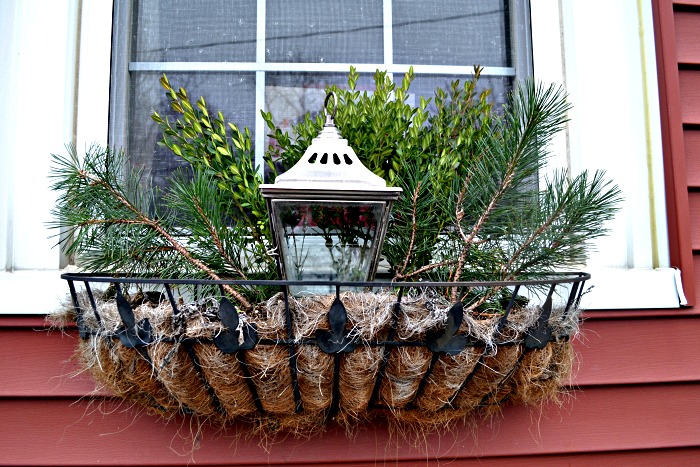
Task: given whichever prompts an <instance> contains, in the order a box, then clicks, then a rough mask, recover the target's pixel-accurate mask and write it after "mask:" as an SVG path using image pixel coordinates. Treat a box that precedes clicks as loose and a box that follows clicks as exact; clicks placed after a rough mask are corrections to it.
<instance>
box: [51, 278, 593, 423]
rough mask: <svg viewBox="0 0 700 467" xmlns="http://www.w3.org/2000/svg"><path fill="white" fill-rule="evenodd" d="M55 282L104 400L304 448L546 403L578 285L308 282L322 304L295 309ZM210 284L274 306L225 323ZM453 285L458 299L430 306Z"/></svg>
mask: <svg viewBox="0 0 700 467" xmlns="http://www.w3.org/2000/svg"><path fill="white" fill-rule="evenodd" d="M62 278H63V279H65V280H66V281H67V282H68V285H69V288H70V292H71V298H72V303H71V306H70V310H69V314H68V315H67V317H70V318H72V319H74V320H75V321H76V323H77V325H78V329H79V333H80V338H81V339H80V342H79V344H78V349H77V358H78V359H79V361H80V363H81V365H82V366H83V367H84V368H85V369H86V370H88V371H89V372H90V373H91V374H92V376H93V378H94V379H95V381H96V382H97V383H98V384H99V385H100V386H104V387H105V388H107V389H109V390H110V391H112V392H113V393H114V394H115V395H116V396H117V397H120V398H122V399H124V400H125V401H127V402H130V403H134V404H136V405H138V406H143V407H146V408H148V409H149V411H150V412H152V413H155V414H160V415H162V416H164V417H171V416H174V415H176V414H178V413H185V414H191V415H193V416H195V417H197V418H199V419H202V420H206V421H207V422H210V423H212V424H216V425H225V424H227V423H230V422H232V421H234V420H246V421H252V422H254V424H253V425H252V426H254V427H255V428H256V429H259V430H262V431H264V432H265V433H274V432H277V431H286V432H291V433H294V434H298V435H308V434H312V433H317V432H319V431H322V430H323V429H324V428H325V427H326V426H327V424H328V422H329V421H331V420H333V421H334V422H336V423H338V424H340V425H341V426H344V427H346V428H348V429H350V428H352V427H353V426H356V425H357V424H358V423H359V422H361V421H363V420H366V419H371V418H372V417H374V416H376V415H377V414H381V415H382V416H383V417H387V418H388V419H389V420H390V421H391V422H394V423H398V424H400V425H402V426H416V425H418V426H420V428H422V429H426V428H428V429H430V428H437V427H442V426H445V425H446V424H449V423H450V422H453V421H457V420H461V419H465V418H466V417H469V416H473V415H477V414H491V413H493V412H494V411H495V410H498V409H499V407H501V406H502V405H503V404H505V403H515V404H539V403H542V402H546V401H550V400H554V399H557V397H558V396H559V394H560V392H561V390H562V389H563V387H564V386H565V385H566V383H567V381H568V378H569V373H570V370H571V363H572V359H573V351H572V349H571V344H570V342H569V340H570V337H571V336H572V335H573V334H574V333H575V332H576V331H577V324H578V308H577V303H578V300H579V298H580V295H581V292H582V290H583V286H584V283H585V281H586V280H587V279H589V278H590V276H589V275H588V274H586V273H566V274H555V275H551V276H549V277H547V278H545V279H542V280H536V281H514V282H458V283H444V282H418V283H415V282H413V283H407V282H366V283H357V282H319V283H318V284H317V285H323V286H330V287H332V288H335V290H336V294H335V295H333V294H331V295H307V296H293V295H290V294H288V292H287V291H288V289H289V287H290V286H294V285H299V283H298V282H294V281H214V280H182V279H179V280H177V279H145V278H133V277H114V276H108V275H99V274H64V275H63V276H62ZM305 284H306V285H314V284H309V282H308V281H306V282H305ZM223 285H229V286H234V287H265V288H267V289H268V290H273V289H278V290H279V292H278V293H276V294H273V295H272V296H271V298H270V299H269V300H268V301H267V302H266V303H259V304H257V305H255V307H254V309H253V310H252V311H249V312H239V311H238V310H236V308H235V307H234V306H233V304H232V303H231V302H229V301H228V300H227V299H225V298H224V299H222V298H221V297H223V296H224V294H223V293H221V290H222V289H220V288H221V287H222V286H223ZM105 287H107V292H106V293H103V292H99V290H104V289H105ZM452 287H458V288H459V290H460V296H461V297H462V301H459V302H457V303H450V302H448V301H447V299H446V298H444V297H445V296H449V293H447V290H448V289H451V288H452ZM79 289H81V290H80V291H79ZM351 289H352V290H351ZM484 293H491V294H494V293H498V294H501V296H502V297H503V298H502V300H501V303H502V304H503V306H502V309H499V310H493V309H480V308H477V309H474V308H473V306H470V303H473V301H471V302H470V298H469V297H472V298H473V297H475V296H477V295H479V294H484ZM110 295H111V298H108V297H110ZM525 297H529V298H525Z"/></svg>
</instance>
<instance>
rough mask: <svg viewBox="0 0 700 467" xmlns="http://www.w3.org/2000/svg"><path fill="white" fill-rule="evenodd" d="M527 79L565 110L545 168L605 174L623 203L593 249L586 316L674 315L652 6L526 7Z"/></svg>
mask: <svg viewBox="0 0 700 467" xmlns="http://www.w3.org/2000/svg"><path fill="white" fill-rule="evenodd" d="M531 10H532V34H533V56H534V75H535V78H536V79H538V80H540V81H543V82H545V83H551V82H554V83H563V84H564V85H565V88H566V90H567V92H568V94H569V101H570V102H571V103H572V104H573V109H572V111H571V112H570V115H569V116H570V119H571V120H570V122H569V124H568V126H567V131H566V133H565V134H562V135H560V136H559V137H558V139H557V140H556V141H555V142H554V143H553V147H552V152H553V153H554V154H555V156H554V157H553V159H552V161H551V163H550V168H551V169H552V170H554V169H557V168H568V169H569V171H570V173H572V174H576V173H578V172H580V171H582V170H588V171H589V172H590V171H593V170H596V169H605V170H606V172H607V177H608V178H609V179H612V180H613V181H614V182H615V183H617V184H618V185H619V186H620V188H621V190H622V194H623V196H624V201H623V203H622V209H621V211H620V213H619V214H618V215H617V216H616V217H615V219H614V220H613V221H611V222H610V223H609V225H608V226H609V228H610V234H609V235H607V236H605V237H603V238H601V239H599V240H598V241H596V242H595V243H594V245H593V246H594V249H595V253H593V254H592V255H591V257H590V259H589V261H588V264H586V265H582V266H581V268H582V269H584V270H585V271H587V272H590V273H591V276H592V279H591V280H590V281H589V282H587V285H589V286H592V289H591V291H590V293H588V294H586V295H584V297H583V298H582V301H581V306H582V307H584V308H586V309H625V308H631V309H644V308H677V307H679V305H680V304H685V303H686V302H685V297H684V294H683V291H682V286H681V285H680V272H679V271H677V270H675V269H672V268H671V267H670V258H669V251H668V235H667V231H666V207H665V196H664V172H663V158H662V144H661V126H660V111H659V99H658V88H657V86H656V82H657V77H656V76H657V75H656V58H655V44H654V34H653V31H654V29H653V18H652V11H651V2H648V1H642V0H638V1H637V2H632V1H626V2H609V1H605V0H591V1H587V2H580V1H576V0H534V1H532V2H531Z"/></svg>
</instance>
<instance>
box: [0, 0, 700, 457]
mask: <svg viewBox="0 0 700 467" xmlns="http://www.w3.org/2000/svg"><path fill="white" fill-rule="evenodd" d="M654 10H655V20H656V34H657V57H658V60H659V62H658V63H659V86H660V97H661V107H662V124H663V125H662V126H663V133H664V157H665V163H666V176H667V180H666V181H667V183H666V186H667V192H668V195H667V200H668V203H667V206H668V210H669V237H670V246H671V261H672V265H673V266H678V267H681V268H682V269H683V270H684V277H685V278H686V281H688V280H690V281H691V282H692V283H688V284H686V286H685V289H686V293H690V294H692V295H693V296H691V297H689V300H690V301H691V303H694V291H693V290H694V289H697V281H698V279H697V278H700V274H698V273H693V272H700V271H698V268H700V254H699V255H695V254H694V253H695V252H700V236H699V235H698V232H700V228H699V227H700V195H699V193H700V113H698V109H700V105H699V104H700V71H698V70H700V53H699V52H698V51H699V50H700V33H698V31H700V1H699V0H695V1H683V2H673V1H670V0H657V1H655V2H654ZM693 269H694V270H695V271H693ZM688 278H690V279H688ZM645 292H646V291H645V290H633V291H631V292H630V293H634V294H641V295H643V294H644V293H645ZM27 298H28V299H31V297H27ZM1 299H2V298H0V300H1ZM584 318H585V322H584V324H583V329H582V330H583V332H582V334H581V336H579V338H578V339H577V340H576V341H575V348H576V351H577V355H578V363H579V365H578V370H577V372H576V375H575V377H574V379H573V381H572V385H571V392H570V397H568V398H567V399H566V400H565V402H564V404H563V405H562V406H547V407H544V408H542V409H537V410H532V409H529V408H524V407H505V408H504V410H503V413H502V414H501V415H500V416H498V417H496V418H494V419H492V420H489V421H484V422H479V423H477V424H475V425H474V426H463V427H459V428H457V429H455V430H454V431H451V432H448V433H442V434H440V435H437V434H435V435H428V436H426V437H424V438H422V439H418V440H415V443H410V442H407V441H405V440H401V439H400V438H398V437H397V436H396V435H395V434H393V435H392V433H390V431H389V430H388V428H387V427H386V426H385V425H383V424H381V423H379V424H378V425H377V426H372V427H367V428H366V429H364V430H362V431H360V432H359V433H358V434H357V435H356V436H355V437H354V438H353V439H348V438H347V437H346V436H345V433H343V432H338V431H330V432H328V433H325V434H323V435H321V436H320V437H317V438H313V439H311V440H305V439H301V440H298V439H291V438H288V439H282V440H279V441H278V442H276V443H275V444H273V445H271V446H267V449H266V448H265V445H264V443H261V440H260V439H258V438H256V437H252V438H239V439H237V438H236V436H235V435H236V432H237V429H238V428H240V427H236V426H234V427H231V428H230V429H227V430H226V431H225V432H221V431H217V430H215V429H213V428H210V427H203V428H202V429H201V430H196V429H195V428H196V427H193V426H191V425H190V424H189V422H188V421H186V420H182V419H177V420H172V421H169V422H167V423H165V422H163V421H161V420H159V419H157V418H154V417H151V416H148V415H145V414H140V413H137V412H135V411H133V410H131V409H128V408H126V407H123V406H121V405H120V404H119V403H118V401H116V400H114V399H112V398H110V397H109V395H108V394H94V393H93V391H94V384H93V383H92V382H91V381H90V379H89V378H88V377H87V376H86V375H84V374H81V373H80V372H79V369H78V367H77V366H76V364H75V362H74V361H72V360H71V356H72V354H73V350H74V348H75V346H76V343H77V336H76V335H75V332H68V333H61V332H58V331H50V330H49V329H47V328H46V325H45V324H44V321H43V319H42V318H41V317H31V316H26V315H5V316H0V344H1V345H2V351H0V381H1V382H2V383H0V414H1V415H0V416H1V423H0V439H1V440H2V441H1V442H0V464H17V465H22V464H23V465H71V464H75V465H96V464H102V465H176V464H193V463H196V464H198V465H221V464H228V465H251V464H271V463H281V464H287V465H309V464H316V465H324V464H330V463H338V462H341V461H342V462H346V463H351V464H352V465H358V466H359V465H376V463H377V461H380V462H381V461H391V462H395V463H396V464H406V465H408V464H412V463H415V462H425V461H430V460H433V461H435V460H438V459H439V460H440V461H442V462H445V463H447V461H452V460H459V461H460V465H462V464H464V465H468V464H471V463H473V464H475V465H476V464H481V465H483V464H486V465H488V464H489V461H496V460H497V461H498V463H499V465H522V464H533V463H535V462H536V463H538V464H539V465H562V464H564V463H566V464H572V465H591V464H596V465H604V464H609V465H611V464H620V463H624V464H637V463H644V464H657V465H658V464H674V465H676V464H678V465H683V464H686V465H691V464H694V463H696V462H697V459H698V456H700V423H698V415H700V364H699V363H698V362H700V346H698V345H697V335H698V332H699V331H700V312H698V310H697V308H696V307H686V308H683V309H680V310H677V309H669V310H648V309H645V310H618V311H612V310H609V311H605V310H602V311H590V312H587V313H585V315H584ZM193 432H197V436H193V435H192V433H193Z"/></svg>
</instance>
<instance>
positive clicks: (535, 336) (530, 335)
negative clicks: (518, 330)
mask: <svg viewBox="0 0 700 467" xmlns="http://www.w3.org/2000/svg"><path fill="white" fill-rule="evenodd" d="M551 314H552V294H551V293H550V294H549V296H548V297H547V300H545V302H544V305H543V306H542V311H541V312H540V317H539V319H538V320H537V324H536V325H535V327H534V328H533V329H531V330H530V331H528V332H527V335H526V336H525V348H527V349H544V348H545V347H546V346H547V343H548V342H549V341H550V340H551V339H552V327H551V326H550V325H549V317H550V315H551Z"/></svg>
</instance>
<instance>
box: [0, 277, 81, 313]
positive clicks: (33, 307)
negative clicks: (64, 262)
mask: <svg viewBox="0 0 700 467" xmlns="http://www.w3.org/2000/svg"><path fill="white" fill-rule="evenodd" d="M62 272H64V271H62V270H58V269H50V270H26V271H15V272H0V297H2V299H0V315H8V314H13V315H24V314H26V315H45V314H47V313H53V312H55V311H56V310H58V309H59V308H60V306H61V304H62V303H64V302H65V301H66V299H67V298H68V297H69V290H68V284H67V283H66V281H64V280H63V279H61V273H62Z"/></svg>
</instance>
